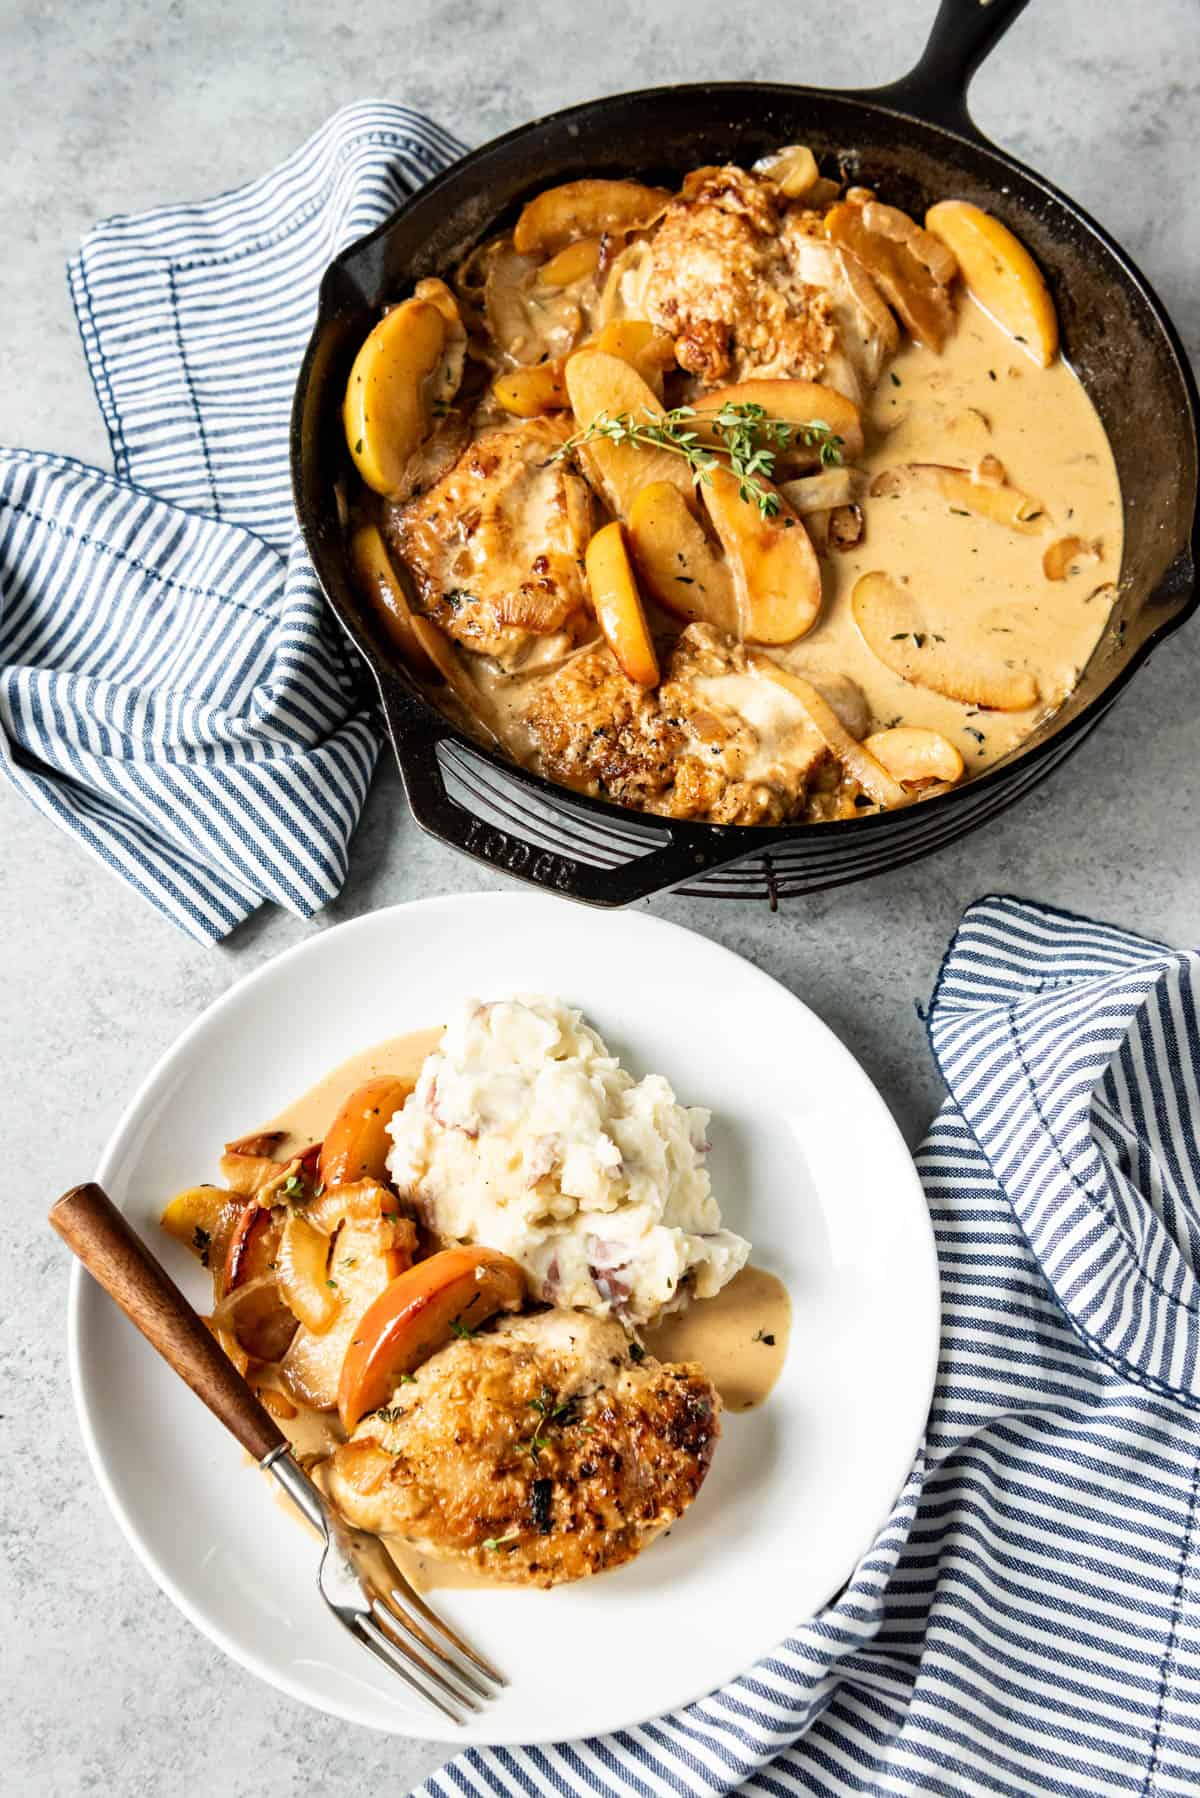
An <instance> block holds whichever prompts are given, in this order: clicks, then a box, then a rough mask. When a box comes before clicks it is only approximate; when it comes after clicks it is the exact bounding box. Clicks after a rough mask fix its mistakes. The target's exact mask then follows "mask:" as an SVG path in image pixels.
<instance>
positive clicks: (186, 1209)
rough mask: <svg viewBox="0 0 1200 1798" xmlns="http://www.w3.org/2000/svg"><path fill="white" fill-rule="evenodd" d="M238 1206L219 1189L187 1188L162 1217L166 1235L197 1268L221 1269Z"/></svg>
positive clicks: (238, 1211)
mask: <svg viewBox="0 0 1200 1798" xmlns="http://www.w3.org/2000/svg"><path fill="white" fill-rule="evenodd" d="M241 1215H242V1207H241V1205H240V1204H239V1202H238V1200H237V1199H236V1198H235V1197H233V1195H232V1194H231V1193H229V1192H227V1191H226V1189H225V1188H224V1187H223V1186H188V1187H185V1188H184V1190H183V1191H182V1192H179V1193H176V1195H175V1197H174V1198H173V1199H172V1200H171V1203H170V1204H169V1205H168V1206H167V1208H166V1210H165V1211H164V1212H163V1214H162V1227H163V1229H164V1230H165V1231H166V1232H167V1234H168V1236H173V1237H174V1238H175V1240H176V1242H181V1243H183V1245H184V1247H185V1248H189V1249H191V1251H192V1253H193V1254H194V1255H195V1256H196V1257H197V1258H198V1259H199V1262H200V1265H201V1267H212V1268H221V1267H223V1266H224V1265H225V1255H226V1252H227V1250H228V1247H229V1238H230V1236H231V1235H232V1234H233V1230H234V1226H235V1225H236V1224H237V1222H238V1219H239V1218H240V1217H241Z"/></svg>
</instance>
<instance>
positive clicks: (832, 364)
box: [644, 167, 899, 404]
mask: <svg viewBox="0 0 1200 1798" xmlns="http://www.w3.org/2000/svg"><path fill="white" fill-rule="evenodd" d="M644 304H645V308H646V315H647V317H648V318H650V319H651V320H652V322H653V323H654V324H656V325H659V326H660V327H661V328H662V329H663V330H664V331H668V332H670V334H671V335H672V336H673V337H674V338H675V340H676V356H677V358H678V361H679V363H680V366H681V367H683V368H685V369H686V370H687V371H688V372H689V373H690V374H693V375H696V376H697V377H698V378H699V380H700V382H701V383H702V384H703V385H704V386H706V387H712V386H716V385H718V384H720V383H723V382H727V381H744V380H749V379H765V380H803V381H825V382H827V383H828V384H829V385H831V386H834V387H837V388H838V389H839V390H840V391H842V392H844V393H846V394H847V396H848V397H849V398H850V399H852V400H854V401H855V403H856V404H857V403H859V402H861V400H862V399H863V398H864V397H865V394H866V393H867V392H869V391H870V388H871V387H872V386H873V385H874V383H875V381H876V380H877V379H878V377H879V371H880V369H881V367H882V365H883V360H884V357H885V355H886V354H887V353H888V351H890V350H893V349H895V347H896V345H897V343H898V341H899V333H898V331H897V328H896V324H895V321H894V320H893V319H892V317H891V314H890V313H889V312H888V309H887V307H886V306H885V305H884V304H883V302H882V300H881V299H880V298H879V295H878V293H877V292H876V291H875V289H874V287H873V286H872V283H871V281H870V278H869V277H868V276H867V274H866V272H865V270H863V269H861V268H860V267H858V266H857V265H856V266H855V268H854V269H850V268H848V266H847V258H845V257H844V256H843V254H842V252H840V251H839V250H838V249H836V248H835V247H834V246H833V245H832V244H830V243H828V242H827V241H826V240H825V238H824V237H823V235H822V232H821V226H820V215H819V214H817V213H814V212H810V211H806V210H805V209H804V208H803V207H802V206H797V205H794V204H789V203H788V202H787V201H786V200H785V199H784V198H783V196H782V195H781V194H780V192H779V189H778V188H777V187H776V186H775V185H774V184H773V183H772V182H770V181H767V180H760V179H758V178H757V177H756V176H754V175H752V174H749V173H747V172H746V171H745V170H744V169H738V168H732V167H729V168H704V169H697V170H695V172H694V173H693V174H691V175H689V176H688V177H687V179H686V181H685V182H684V184H683V188H682V191H681V192H680V194H679V195H678V196H677V197H676V198H675V199H674V200H672V202H671V204H670V205H669V206H668V207H667V210H666V214H665V216H664V218H663V221H662V223H661V224H660V226H659V227H658V231H657V232H656V234H655V236H654V239H653V242H652V244H651V248H650V268H649V273H648V276H647V278H646V284H645V289H644Z"/></svg>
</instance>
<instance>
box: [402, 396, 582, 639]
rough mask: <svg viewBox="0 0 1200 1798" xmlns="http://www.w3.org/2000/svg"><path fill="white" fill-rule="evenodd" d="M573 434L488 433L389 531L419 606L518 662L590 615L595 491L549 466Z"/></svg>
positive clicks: (548, 426)
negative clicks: (588, 553) (588, 566)
mask: <svg viewBox="0 0 1200 1798" xmlns="http://www.w3.org/2000/svg"><path fill="white" fill-rule="evenodd" d="M567 435H568V427H567V425H566V424H565V423H564V422H562V421H561V420H559V419H556V418H534V419H530V420H528V421H527V422H526V423H524V424H521V425H518V426H516V427H513V428H508V429H501V430H495V431H488V432H486V433H485V434H484V435H483V436H481V437H477V438H476V439H475V441H474V442H473V443H472V444H471V446H470V448H469V449H468V450H467V451H466V453H465V455H463V456H462V457H461V458H460V459H459V461H458V462H456V463H455V465H454V467H453V468H452V469H451V470H450V472H449V473H448V474H446V475H443V476H442V478H441V479H440V480H439V481H436V482H435V483H434V485H433V486H432V487H430V488H429V490H428V492H427V493H424V494H422V495H420V497H419V498H416V499H414V500H412V501H411V502H410V504H408V505H406V506H404V507H402V508H399V509H398V510H397V511H396V512H394V514H393V515H392V518H391V521H390V524H389V534H390V536H391V539H392V543H393V545H394V547H395V549H396V550H397V552H398V554H399V555H400V557H401V559H402V560H403V561H404V562H405V563H406V565H407V567H408V569H409V572H410V574H411V575H412V577H413V582H414V584H415V587H416V591H417V599H418V605H419V608H420V610H421V611H423V612H424V613H425V614H426V615H427V616H428V617H430V618H432V619H433V620H434V621H435V623H437V624H439V625H440V626H441V628H442V629H443V630H444V631H446V632H447V633H448V635H450V636H451V637H453V638H454V639H455V640H456V642H458V643H460V644H461V645H462V647H463V648H464V649H470V650H475V651H477V652H478V653H480V654H483V655H490V656H495V657H497V658H498V659H499V660H500V661H502V662H505V663H508V664H512V663H515V662H519V661H520V660H521V659H522V657H523V655H524V654H526V653H527V652H528V650H529V648H530V646H531V643H532V642H533V641H535V640H536V639H539V638H546V637H549V636H551V635H553V634H554V633H561V632H567V633H569V632H570V630H571V628H572V627H573V625H574V624H575V623H576V622H577V621H579V620H582V618H583V617H584V615H585V612H586V608H587V598H586V589H585V585H584V578H583V552H584V550H585V548H586V547H587V541H588V538H589V536H590V535H591V530H592V503H591V496H590V493H589V489H588V487H587V484H586V482H585V481H583V480H582V479H581V478H580V476H579V475H577V474H574V473H572V471H571V470H570V469H569V468H568V467H567V466H566V465H565V464H564V463H562V462H555V461H552V460H551V458H552V457H553V455H554V453H555V451H556V450H558V449H560V448H561V447H562V445H563V443H564V442H565V441H566V438H567ZM569 646H570V640H569V636H568V638H567V640H566V642H565V644H564V647H569Z"/></svg>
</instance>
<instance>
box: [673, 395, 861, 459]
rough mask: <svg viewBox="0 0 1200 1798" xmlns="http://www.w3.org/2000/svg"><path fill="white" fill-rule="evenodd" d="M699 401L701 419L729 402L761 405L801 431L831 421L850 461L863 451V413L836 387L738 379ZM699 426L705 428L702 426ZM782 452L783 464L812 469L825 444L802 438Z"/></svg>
mask: <svg viewBox="0 0 1200 1798" xmlns="http://www.w3.org/2000/svg"><path fill="white" fill-rule="evenodd" d="M693 405H694V407H695V410H696V412H697V413H698V414H699V417H700V419H701V420H702V419H703V418H704V417H705V416H706V414H708V413H711V412H720V411H721V409H722V407H724V406H761V407H762V409H763V411H764V412H765V413H766V414H767V416H768V417H769V418H782V419H786V421H787V423H788V424H790V425H793V426H794V427H795V429H796V431H797V432H798V433H803V431H804V430H805V429H806V428H808V427H811V426H813V425H828V427H829V429H830V431H832V433H833V435H834V436H835V437H836V438H838V439H839V447H840V450H841V453H842V455H843V456H844V457H845V459H846V460H847V461H851V462H852V461H853V460H854V459H855V458H856V457H857V456H861V454H862V448H863V428H862V414H861V413H860V412H859V409H858V407H857V406H856V405H855V404H854V401H853V400H848V399H847V398H846V396H845V394H844V393H839V392H838V391H837V389H836V387H824V386H822V384H821V383H820V382H819V381H735V382H734V383H733V384H732V385H731V386H729V387H714V388H713V389H712V391H711V392H710V393H705V394H702V395H701V396H700V398H699V399H697V400H695V401H693ZM698 428H699V429H701V430H702V431H703V426H702V425H699V426H698ZM707 436H708V438H709V440H710V441H711V442H713V443H720V442H721V439H720V437H718V436H717V435H716V434H715V433H713V432H708V433H707ZM777 455H778V458H779V462H778V465H779V466H780V467H782V466H783V465H784V463H785V462H786V463H790V464H793V465H795V466H796V467H809V468H811V467H812V466H813V465H814V464H815V463H817V462H819V461H820V459H821V446H820V444H819V443H816V444H807V443H805V442H803V441H802V438H801V437H799V436H798V437H796V438H793V440H792V442H791V443H790V444H789V445H788V446H787V448H786V449H785V450H780V451H778V452H777Z"/></svg>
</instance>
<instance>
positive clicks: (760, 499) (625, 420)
mask: <svg viewBox="0 0 1200 1798" xmlns="http://www.w3.org/2000/svg"><path fill="white" fill-rule="evenodd" d="M698 424H701V425H703V426H704V428H705V431H706V432H707V433H709V438H708V441H705V439H704V438H702V437H701V434H700V430H699V428H698ZM596 438H604V439H605V440H606V441H607V442H609V443H633V444H641V445H642V446H643V447H644V448H648V449H660V450H666V451H667V452H668V454H670V455H673V456H680V457H681V458H682V459H683V461H685V462H686V463H687V465H688V468H689V469H690V470H691V475H692V481H693V483H694V485H696V486H697V487H699V486H711V485H712V471H713V469H714V468H718V467H720V466H721V464H722V458H724V460H725V463H726V464H727V466H728V468H729V471H730V473H731V474H735V475H736V476H737V479H738V493H739V495H740V497H741V498H742V499H744V500H745V501H746V502H747V503H748V504H754V505H756V506H757V507H758V509H759V511H760V512H761V513H762V515H763V517H764V518H775V517H777V516H778V513H779V495H778V494H777V493H775V492H774V491H773V490H772V489H771V488H770V487H769V486H764V485H763V482H764V481H771V480H772V479H773V478H774V474H775V462H776V457H777V456H778V454H779V452H780V451H782V450H786V449H789V448H791V447H792V446H793V445H795V444H802V445H803V446H804V447H805V448H806V449H814V450H816V452H817V455H818V457H819V459H820V463H821V466H822V468H835V467H837V466H838V465H839V464H840V463H841V460H842V439H841V438H840V437H839V436H838V435H837V433H836V431H834V429H833V427H832V426H831V425H828V424H826V423H825V421H824V419H820V418H814V419H810V420H809V421H808V423H806V424H794V423H793V422H792V421H791V420H790V419H786V418H773V417H772V416H771V414H770V413H769V412H768V411H767V409H766V407H765V406H757V405H754V404H752V403H749V402H747V403H744V404H740V405H739V404H735V403H734V402H732V401H729V400H727V401H726V402H725V404H724V405H723V406H722V407H721V408H720V410H719V411H718V412H708V413H704V414H703V415H702V414H700V413H698V412H697V411H696V409H695V407H694V406H676V407H674V408H673V409H672V410H671V411H670V412H662V413H658V412H652V411H651V410H650V408H649V407H648V406H647V407H645V408H644V409H643V411H642V413H641V415H639V414H637V413H634V412H617V413H615V414H613V416H612V417H610V416H609V414H608V413H607V412H600V413H597V415H596V417H595V418H594V419H593V420H592V422H591V424H589V425H588V426H587V427H586V429H585V430H582V431H576V432H575V433H574V435H573V436H571V437H568V439H567V441H566V442H565V443H564V444H563V445H562V447H561V449H558V450H556V451H555V453H554V455H553V456H551V458H550V460H551V461H552V462H557V461H559V460H560V459H562V458H563V457H566V456H570V455H571V454H573V452H574V451H575V450H577V449H578V448H579V447H580V445H581V444H584V443H591V442H593V441H594V440H595V439H596ZM713 439H715V441H713ZM760 477H761V479H760Z"/></svg>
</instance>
